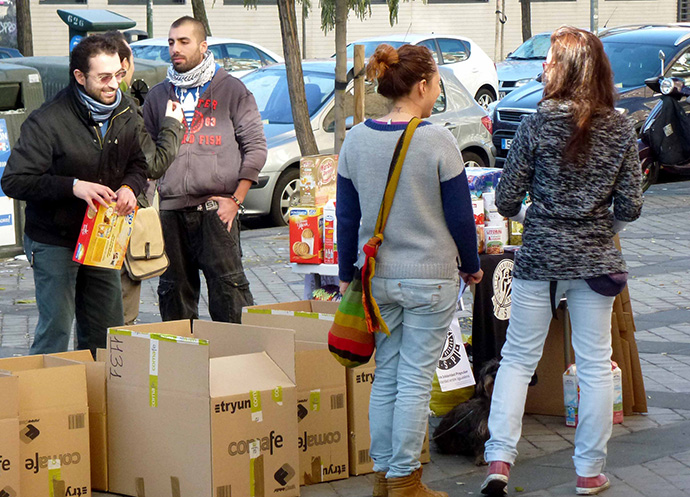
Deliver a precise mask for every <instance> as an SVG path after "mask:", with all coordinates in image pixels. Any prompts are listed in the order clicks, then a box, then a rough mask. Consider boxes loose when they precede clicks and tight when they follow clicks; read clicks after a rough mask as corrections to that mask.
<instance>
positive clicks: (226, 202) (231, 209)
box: [209, 197, 239, 231]
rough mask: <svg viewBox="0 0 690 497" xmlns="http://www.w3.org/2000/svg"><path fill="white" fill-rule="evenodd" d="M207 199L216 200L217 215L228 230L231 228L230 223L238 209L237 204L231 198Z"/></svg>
mask: <svg viewBox="0 0 690 497" xmlns="http://www.w3.org/2000/svg"><path fill="white" fill-rule="evenodd" d="M209 200H215V201H216V202H218V217H219V218H220V220H221V221H223V224H225V225H226V226H227V229H228V231H230V230H231V229H232V223H233V221H235V216H237V212H238V211H239V206H238V205H237V204H236V203H235V201H234V200H233V199H231V198H225V197H211V198H210V199H209Z"/></svg>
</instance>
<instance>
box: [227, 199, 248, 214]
mask: <svg viewBox="0 0 690 497" xmlns="http://www.w3.org/2000/svg"><path fill="white" fill-rule="evenodd" d="M230 198H231V199H232V201H233V202H235V203H236V204H237V207H239V208H240V214H244V211H245V208H244V204H243V203H242V202H240V199H238V198H237V197H235V196H234V195H230Z"/></svg>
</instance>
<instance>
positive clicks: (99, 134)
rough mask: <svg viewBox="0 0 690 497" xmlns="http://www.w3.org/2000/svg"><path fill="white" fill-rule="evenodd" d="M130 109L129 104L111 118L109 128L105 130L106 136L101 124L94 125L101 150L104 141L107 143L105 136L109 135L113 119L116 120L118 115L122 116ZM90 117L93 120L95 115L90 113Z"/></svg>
mask: <svg viewBox="0 0 690 497" xmlns="http://www.w3.org/2000/svg"><path fill="white" fill-rule="evenodd" d="M128 110H129V106H127V107H126V108H125V109H123V110H122V111H121V112H119V113H117V114H115V115H114V116H112V117H111V118H110V124H109V125H108V129H106V130H105V136H104V135H101V130H100V127H99V126H94V127H93V128H94V129H95V130H96V136H97V137H98V144H99V145H100V147H101V150H103V143H105V137H106V136H108V132H109V131H110V127H111V126H112V123H113V120H114V119H115V118H116V117H118V116H121V115H122V114H124V113H125V112H127V111H128ZM89 114H91V113H90V112H89ZM89 117H91V119H92V120H93V116H91V115H89Z"/></svg>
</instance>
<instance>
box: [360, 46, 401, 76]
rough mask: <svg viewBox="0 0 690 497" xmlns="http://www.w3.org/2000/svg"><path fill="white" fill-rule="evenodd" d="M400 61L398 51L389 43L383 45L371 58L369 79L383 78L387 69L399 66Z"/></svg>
mask: <svg viewBox="0 0 690 497" xmlns="http://www.w3.org/2000/svg"><path fill="white" fill-rule="evenodd" d="M399 60H400V57H399V56H398V51H397V50H396V49H395V48H393V47H392V46H390V45H388V44H387V43H382V44H381V45H379V46H378V47H376V51H375V52H374V54H373V55H372V56H371V57H370V58H369V63H368V64H367V77H368V78H369V79H370V80H374V79H379V78H381V76H383V75H384V74H385V72H386V69H388V68H389V67H391V66H393V65H395V64H397V63H398V61H399Z"/></svg>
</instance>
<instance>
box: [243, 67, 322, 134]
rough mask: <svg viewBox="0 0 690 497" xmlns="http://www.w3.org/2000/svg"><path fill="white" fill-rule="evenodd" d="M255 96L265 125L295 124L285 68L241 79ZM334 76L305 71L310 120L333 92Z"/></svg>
mask: <svg viewBox="0 0 690 497" xmlns="http://www.w3.org/2000/svg"><path fill="white" fill-rule="evenodd" d="M242 82H243V83H244V84H245V85H246V87H247V88H248V89H249V91H251V92H252V93H253V94H254V99H255V100H256V105H257V107H258V108H259V112H260V113H261V119H262V120H263V121H264V123H266V124H293V120H292V108H291V107H290V95H289V93H288V84H287V75H286V73H285V68H284V67H279V68H271V69H265V70H259V71H255V72H253V73H251V74H248V75H246V76H245V77H243V78H242ZM334 86H335V76H334V75H333V73H332V72H331V73H326V72H317V71H309V70H305V71H304V90H305V93H306V96H307V107H308V109H309V117H311V116H313V115H314V114H315V113H316V111H318V110H319V109H320V108H321V106H322V105H323V104H324V103H325V102H326V100H328V98H329V97H330V96H331V94H332V93H333V88H334Z"/></svg>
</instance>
